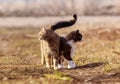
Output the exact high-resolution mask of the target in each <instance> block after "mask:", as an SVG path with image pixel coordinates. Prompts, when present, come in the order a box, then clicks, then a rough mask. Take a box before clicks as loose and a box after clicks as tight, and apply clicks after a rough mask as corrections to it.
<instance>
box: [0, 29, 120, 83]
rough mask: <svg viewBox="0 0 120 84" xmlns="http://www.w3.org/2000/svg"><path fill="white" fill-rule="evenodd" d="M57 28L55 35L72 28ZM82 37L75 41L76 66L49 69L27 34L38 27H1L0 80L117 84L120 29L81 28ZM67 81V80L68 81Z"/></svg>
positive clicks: (7, 81) (119, 77) (36, 44)
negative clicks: (81, 39) (42, 61)
mask: <svg viewBox="0 0 120 84" xmlns="http://www.w3.org/2000/svg"><path fill="white" fill-rule="evenodd" d="M75 29H79V27H74V28H71V29H69V30H68V29H60V30H57V31H56V32H57V33H58V34H60V35H61V34H67V33H69V32H70V31H72V30H75ZM80 31H81V33H82V34H83V37H84V40H83V41H82V42H80V43H77V49H76V52H75V58H74V60H75V62H76V64H77V68H76V69H71V70H68V69H62V70H58V71H53V70H48V69H46V68H45V67H43V66H41V65H40V51H39V41H38V39H37V37H36V38H33V37H32V38H31V37H28V34H29V35H36V34H37V33H38V32H39V29H37V28H36V29H32V28H25V29H2V28H1V29H0V46H1V47H0V82H1V83H2V84H10V83H18V84H19V83H20V84H29V83H35V84H39V83H43V84H50V83H57V84H58V83H59V84H64V83H66V82H67V83H81V82H92V83H101V82H103V83H108V82H109V83H115V82H116V83H119V82H120V62H119V60H120V38H119V37H120V29H114V28H110V29H109V28H100V29H89V30H87V31H86V30H81V29H80ZM68 81H69V82H68Z"/></svg>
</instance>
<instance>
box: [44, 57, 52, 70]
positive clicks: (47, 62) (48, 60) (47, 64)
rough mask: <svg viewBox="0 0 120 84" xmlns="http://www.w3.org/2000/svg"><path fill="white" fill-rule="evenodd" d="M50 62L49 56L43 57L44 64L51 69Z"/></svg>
mask: <svg viewBox="0 0 120 84" xmlns="http://www.w3.org/2000/svg"><path fill="white" fill-rule="evenodd" d="M50 60H51V57H50V56H49V55H45V62H46V67H47V68H51V63H50Z"/></svg>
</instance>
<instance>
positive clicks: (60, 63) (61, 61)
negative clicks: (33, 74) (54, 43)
mask: <svg viewBox="0 0 120 84" xmlns="http://www.w3.org/2000/svg"><path fill="white" fill-rule="evenodd" d="M63 62H64V57H63V56H62V55H61V56H60V58H59V62H58V68H59V69H61V68H64V64H63Z"/></svg>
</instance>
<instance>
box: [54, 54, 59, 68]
mask: <svg viewBox="0 0 120 84" xmlns="http://www.w3.org/2000/svg"><path fill="white" fill-rule="evenodd" d="M59 59H60V58H59V55H58V54H57V53H54V54H53V67H54V70H56V69H59V68H58V64H59Z"/></svg>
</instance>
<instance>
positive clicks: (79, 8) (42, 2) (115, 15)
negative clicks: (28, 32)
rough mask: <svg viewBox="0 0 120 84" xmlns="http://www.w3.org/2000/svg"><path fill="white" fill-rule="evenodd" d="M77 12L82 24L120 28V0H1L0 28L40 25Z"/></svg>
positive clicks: (66, 18) (68, 16) (51, 22)
mask: <svg viewBox="0 0 120 84" xmlns="http://www.w3.org/2000/svg"><path fill="white" fill-rule="evenodd" d="M75 13H76V14H77V15H78V21H77V24H79V25H80V26H81V25H84V26H86V28H93V27H100V26H105V27H112V26H115V27H116V28H120V25H118V24H119V23H120V17H119V15H120V0H0V28H2V27H17V28H18V27H40V26H41V25H47V24H54V23H55V22H58V21H61V20H70V18H72V15H73V14H75ZM91 19H92V20H91ZM111 19H112V20H111ZM18 21H19V22H18ZM108 24H109V25H108Z"/></svg>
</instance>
